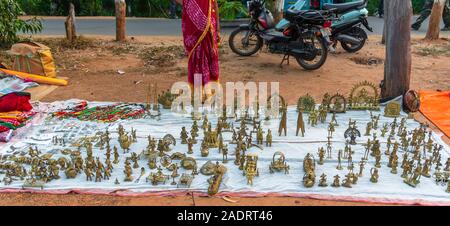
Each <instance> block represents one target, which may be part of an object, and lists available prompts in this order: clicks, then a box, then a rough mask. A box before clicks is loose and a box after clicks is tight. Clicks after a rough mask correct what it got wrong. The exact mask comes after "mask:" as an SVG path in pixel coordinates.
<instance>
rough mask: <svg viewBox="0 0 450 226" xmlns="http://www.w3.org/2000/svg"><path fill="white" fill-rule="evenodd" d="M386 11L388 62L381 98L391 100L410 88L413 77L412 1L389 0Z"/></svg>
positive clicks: (385, 65)
mask: <svg viewBox="0 0 450 226" xmlns="http://www.w3.org/2000/svg"><path fill="white" fill-rule="evenodd" d="M385 2H386V3H387V2H389V7H387V11H386V14H385V16H386V24H385V26H386V62H385V64H384V81H383V82H382V87H381V98H382V99H383V100H390V99H393V98H395V97H398V96H401V95H403V94H405V93H406V92H407V91H408V90H409V84H410V79H411V16H412V6H411V1H405V0H389V1H385Z"/></svg>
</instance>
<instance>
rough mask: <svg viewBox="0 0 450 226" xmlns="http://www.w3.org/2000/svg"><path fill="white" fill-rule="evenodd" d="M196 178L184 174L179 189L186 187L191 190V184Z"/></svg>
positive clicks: (179, 182)
mask: <svg viewBox="0 0 450 226" xmlns="http://www.w3.org/2000/svg"><path fill="white" fill-rule="evenodd" d="M193 179H194V177H193V176H192V175H189V174H187V173H183V174H182V175H181V177H180V180H179V181H178V184H177V188H180V187H185V188H189V187H191V183H192V180H193Z"/></svg>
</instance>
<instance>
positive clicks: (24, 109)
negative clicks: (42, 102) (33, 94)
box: [0, 92, 36, 142]
mask: <svg viewBox="0 0 450 226" xmlns="http://www.w3.org/2000/svg"><path fill="white" fill-rule="evenodd" d="M29 101H30V94H29V93H24V92H13V93H9V94H7V95H4V96H2V97H0V141H1V142H8V141H9V140H10V139H11V138H12V136H13V134H14V131H15V130H16V129H18V128H20V127H22V126H24V125H25V124H26V122H27V121H28V120H29V119H30V118H31V117H32V116H33V115H35V114H36V113H35V112H33V111H32V109H33V107H32V106H31V104H30V102H29Z"/></svg>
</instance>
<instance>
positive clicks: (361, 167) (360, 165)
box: [358, 160, 366, 177]
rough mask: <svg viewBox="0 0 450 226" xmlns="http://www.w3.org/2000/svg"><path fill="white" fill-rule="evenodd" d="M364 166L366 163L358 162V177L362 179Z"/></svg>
mask: <svg viewBox="0 0 450 226" xmlns="http://www.w3.org/2000/svg"><path fill="white" fill-rule="evenodd" d="M365 164H366V161H364V160H361V162H359V173H358V177H362V176H363V171H364V165H365Z"/></svg>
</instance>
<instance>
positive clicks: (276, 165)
mask: <svg viewBox="0 0 450 226" xmlns="http://www.w3.org/2000/svg"><path fill="white" fill-rule="evenodd" d="M269 170H270V173H274V172H275V171H278V172H279V171H284V173H285V174H288V173H289V165H288V164H287V163H286V157H285V156H284V154H283V153H282V152H280V151H277V152H275V153H274V154H273V157H272V162H271V163H270V166H269Z"/></svg>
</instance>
